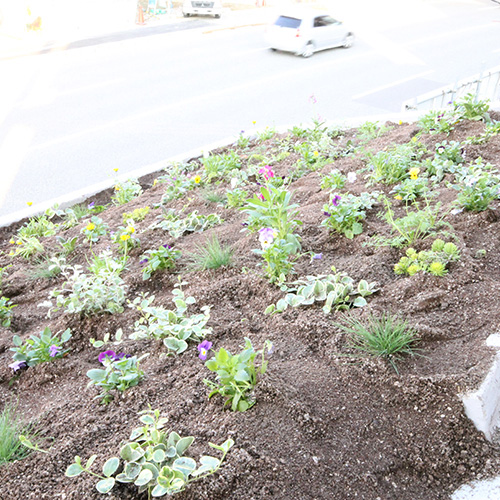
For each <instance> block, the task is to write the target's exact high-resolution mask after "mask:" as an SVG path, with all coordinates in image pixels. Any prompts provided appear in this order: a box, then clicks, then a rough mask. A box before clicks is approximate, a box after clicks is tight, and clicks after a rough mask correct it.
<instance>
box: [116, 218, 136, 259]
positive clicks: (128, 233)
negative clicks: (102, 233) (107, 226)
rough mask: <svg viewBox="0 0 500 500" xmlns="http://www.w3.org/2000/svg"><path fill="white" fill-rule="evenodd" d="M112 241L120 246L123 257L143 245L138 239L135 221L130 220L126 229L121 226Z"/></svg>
mask: <svg viewBox="0 0 500 500" xmlns="http://www.w3.org/2000/svg"><path fill="white" fill-rule="evenodd" d="M112 241H113V243H116V244H117V245H118V248H119V249H120V251H121V252H122V253H123V255H127V254H128V252H129V251H130V250H132V249H133V248H137V247H139V246H140V245H141V241H140V240H139V238H138V237H137V233H136V230H135V226H134V221H132V220H129V221H128V225H127V226H126V227H124V226H120V227H119V228H118V229H117V230H116V231H115V232H114V233H113V236H112Z"/></svg>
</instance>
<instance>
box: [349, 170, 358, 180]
mask: <svg viewBox="0 0 500 500" xmlns="http://www.w3.org/2000/svg"><path fill="white" fill-rule="evenodd" d="M357 178H358V176H357V175H356V172H349V173H348V174H347V181H348V182H356V179H357Z"/></svg>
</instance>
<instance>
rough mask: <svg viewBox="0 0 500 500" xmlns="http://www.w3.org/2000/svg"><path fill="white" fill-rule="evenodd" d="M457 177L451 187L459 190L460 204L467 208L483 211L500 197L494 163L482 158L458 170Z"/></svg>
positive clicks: (498, 178)
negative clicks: (484, 160)
mask: <svg viewBox="0 0 500 500" xmlns="http://www.w3.org/2000/svg"><path fill="white" fill-rule="evenodd" d="M455 179H456V183H455V184H453V185H452V186H451V187H452V188H453V189H456V190H457V191H458V195H457V203H458V205H459V206H461V207H463V208H465V209H466V210H470V211H472V212H481V211H483V210H486V209H487V208H488V207H489V205H490V203H491V202H492V201H493V200H494V199H497V198H498V197H499V193H500V176H499V175H498V171H497V170H494V169H493V165H491V164H489V163H486V164H485V163H484V162H483V159H482V158H478V159H477V160H476V161H475V163H473V164H470V165H468V166H467V167H462V168H460V169H459V170H457V172H456V174H455Z"/></svg>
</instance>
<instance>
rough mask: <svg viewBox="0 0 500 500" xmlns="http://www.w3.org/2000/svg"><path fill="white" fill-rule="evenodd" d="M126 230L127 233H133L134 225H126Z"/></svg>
mask: <svg viewBox="0 0 500 500" xmlns="http://www.w3.org/2000/svg"><path fill="white" fill-rule="evenodd" d="M127 231H128V232H129V233H135V227H134V226H128V227H127Z"/></svg>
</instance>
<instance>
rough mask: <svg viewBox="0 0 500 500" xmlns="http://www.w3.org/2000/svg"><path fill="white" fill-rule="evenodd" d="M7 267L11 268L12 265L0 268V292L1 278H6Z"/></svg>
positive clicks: (0, 286) (0, 289) (0, 287)
mask: <svg viewBox="0 0 500 500" xmlns="http://www.w3.org/2000/svg"><path fill="white" fill-rule="evenodd" d="M9 267H12V264H7V265H6V266H4V267H0V292H1V291H2V285H3V278H4V276H7V269H9Z"/></svg>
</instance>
